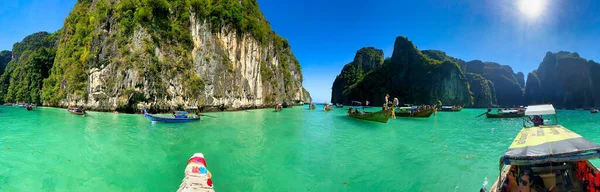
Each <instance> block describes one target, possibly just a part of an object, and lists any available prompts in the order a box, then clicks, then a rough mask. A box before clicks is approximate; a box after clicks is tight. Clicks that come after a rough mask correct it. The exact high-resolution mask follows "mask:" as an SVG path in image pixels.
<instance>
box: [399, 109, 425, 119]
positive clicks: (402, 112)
mask: <svg viewBox="0 0 600 192" xmlns="http://www.w3.org/2000/svg"><path fill="white" fill-rule="evenodd" d="M394 114H395V115H396V117H415V118H428V117H430V116H431V114H433V109H428V110H420V111H418V110H417V108H416V107H400V108H396V109H395V110H394Z"/></svg>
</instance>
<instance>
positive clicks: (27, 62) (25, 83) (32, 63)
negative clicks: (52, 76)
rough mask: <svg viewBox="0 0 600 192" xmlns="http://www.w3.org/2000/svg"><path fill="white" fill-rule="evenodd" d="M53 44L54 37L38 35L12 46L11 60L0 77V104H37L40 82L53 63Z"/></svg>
mask: <svg viewBox="0 0 600 192" xmlns="http://www.w3.org/2000/svg"><path fill="white" fill-rule="evenodd" d="M57 41H58V38H57V35H56V34H49V33H47V32H38V33H34V34H32V35H29V36H27V37H25V38H24V39H23V41H21V42H18V43H15V44H14V46H13V51H12V56H11V57H10V58H12V60H10V59H9V60H10V62H8V64H7V66H6V70H5V71H4V73H2V75H0V103H3V102H18V103H36V104H40V103H41V94H40V89H41V88H42V80H43V79H44V78H47V77H48V72H49V70H50V68H52V64H53V63H54V55H55V52H56V42H57ZM0 56H1V55H0ZM0 59H2V58H0ZM3 60H6V59H3ZM0 62H2V61H0ZM0 65H1V63H0Z"/></svg>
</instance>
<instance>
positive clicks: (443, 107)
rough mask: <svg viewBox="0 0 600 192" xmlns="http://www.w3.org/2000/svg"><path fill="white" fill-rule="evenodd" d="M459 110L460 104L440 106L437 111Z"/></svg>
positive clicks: (460, 108)
mask: <svg viewBox="0 0 600 192" xmlns="http://www.w3.org/2000/svg"><path fill="white" fill-rule="evenodd" d="M460 110H462V107H461V106H442V107H440V108H439V109H438V110H437V111H444V112H459V111H460Z"/></svg>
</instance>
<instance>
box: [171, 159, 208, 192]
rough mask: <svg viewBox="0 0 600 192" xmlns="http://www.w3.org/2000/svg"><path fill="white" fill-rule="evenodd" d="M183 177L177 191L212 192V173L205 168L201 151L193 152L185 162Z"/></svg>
mask: <svg viewBox="0 0 600 192" xmlns="http://www.w3.org/2000/svg"><path fill="white" fill-rule="evenodd" d="M184 175H185V177H184V178H183V181H181V185H179V189H177V192H214V191H215V189H214V186H213V183H212V179H211V178H212V174H211V173H210V171H208V169H207V168H206V160H205V159H204V155H203V154H202V153H196V154H194V155H193V156H192V157H191V158H190V159H189V160H188V162H187V166H186V167H185V171H184Z"/></svg>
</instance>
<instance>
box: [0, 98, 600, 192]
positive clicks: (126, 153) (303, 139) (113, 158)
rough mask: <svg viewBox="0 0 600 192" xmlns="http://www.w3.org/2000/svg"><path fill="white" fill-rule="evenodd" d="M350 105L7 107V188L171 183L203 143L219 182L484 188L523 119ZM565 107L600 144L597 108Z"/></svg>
mask: <svg viewBox="0 0 600 192" xmlns="http://www.w3.org/2000/svg"><path fill="white" fill-rule="evenodd" d="M346 110H347V108H346V109H335V110H334V111H331V112H327V113H325V112H323V110H322V106H317V110H315V111H310V110H308V106H304V107H302V106H298V107H294V108H291V109H284V110H283V111H282V112H280V113H275V112H273V109H261V110H249V111H239V112H224V113H206V114H205V115H206V116H205V117H204V119H203V120H202V121H200V122H196V123H185V124H160V123H157V124H151V123H150V122H149V121H148V120H147V119H145V118H144V117H143V116H142V115H131V114H111V113H106V114H105V113H96V112H91V113H90V115H88V116H86V117H80V116H75V115H71V114H69V113H68V112H67V111H66V110H65V109H56V108H37V109H35V110H34V111H31V112H28V111H26V110H25V109H20V108H15V107H0V191H175V190H177V188H178V187H179V184H180V182H181V180H182V179H183V170H184V168H185V165H186V161H187V159H188V158H189V157H190V156H191V155H192V154H194V153H197V152H202V153H204V155H205V156H206V160H207V164H208V169H209V170H210V171H211V172H212V175H213V182H214V184H215V189H216V190H217V191H478V190H479V188H481V187H482V184H483V182H484V179H485V178H486V177H487V178H488V180H489V184H488V185H487V187H488V188H489V187H490V186H491V185H492V183H493V181H494V179H496V177H497V176H498V173H499V172H498V163H499V158H500V156H501V155H502V154H503V153H504V151H505V150H506V149H507V148H508V146H509V145H510V142H511V141H512V139H513V138H514V136H515V135H516V134H517V133H518V131H519V130H520V125H521V120H520V119H511V120H507V119H496V120H492V119H485V118H484V117H480V118H475V116H477V115H479V114H481V113H483V112H484V111H485V109H464V110H463V111H462V112H458V113H452V112H439V113H438V115H437V116H432V117H431V118H428V119H406V118H398V119H390V121H389V122H388V123H387V124H383V123H376V122H366V121H360V120H355V119H351V118H349V117H346V116H345V113H346ZM558 114H559V121H560V123H561V124H562V125H564V126H565V127H567V128H569V129H571V130H573V131H575V132H577V133H579V134H581V135H582V136H584V137H586V138H588V139H590V140H592V141H594V142H597V143H600V128H599V127H598V125H600V124H599V122H600V116H599V115H594V114H590V113H589V112H588V111H559V113H558ZM9 148H10V149H9ZM467 156H468V157H469V158H467ZM473 156H474V158H472V157H473ZM594 163H595V164H597V165H598V164H599V162H598V161H594Z"/></svg>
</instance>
